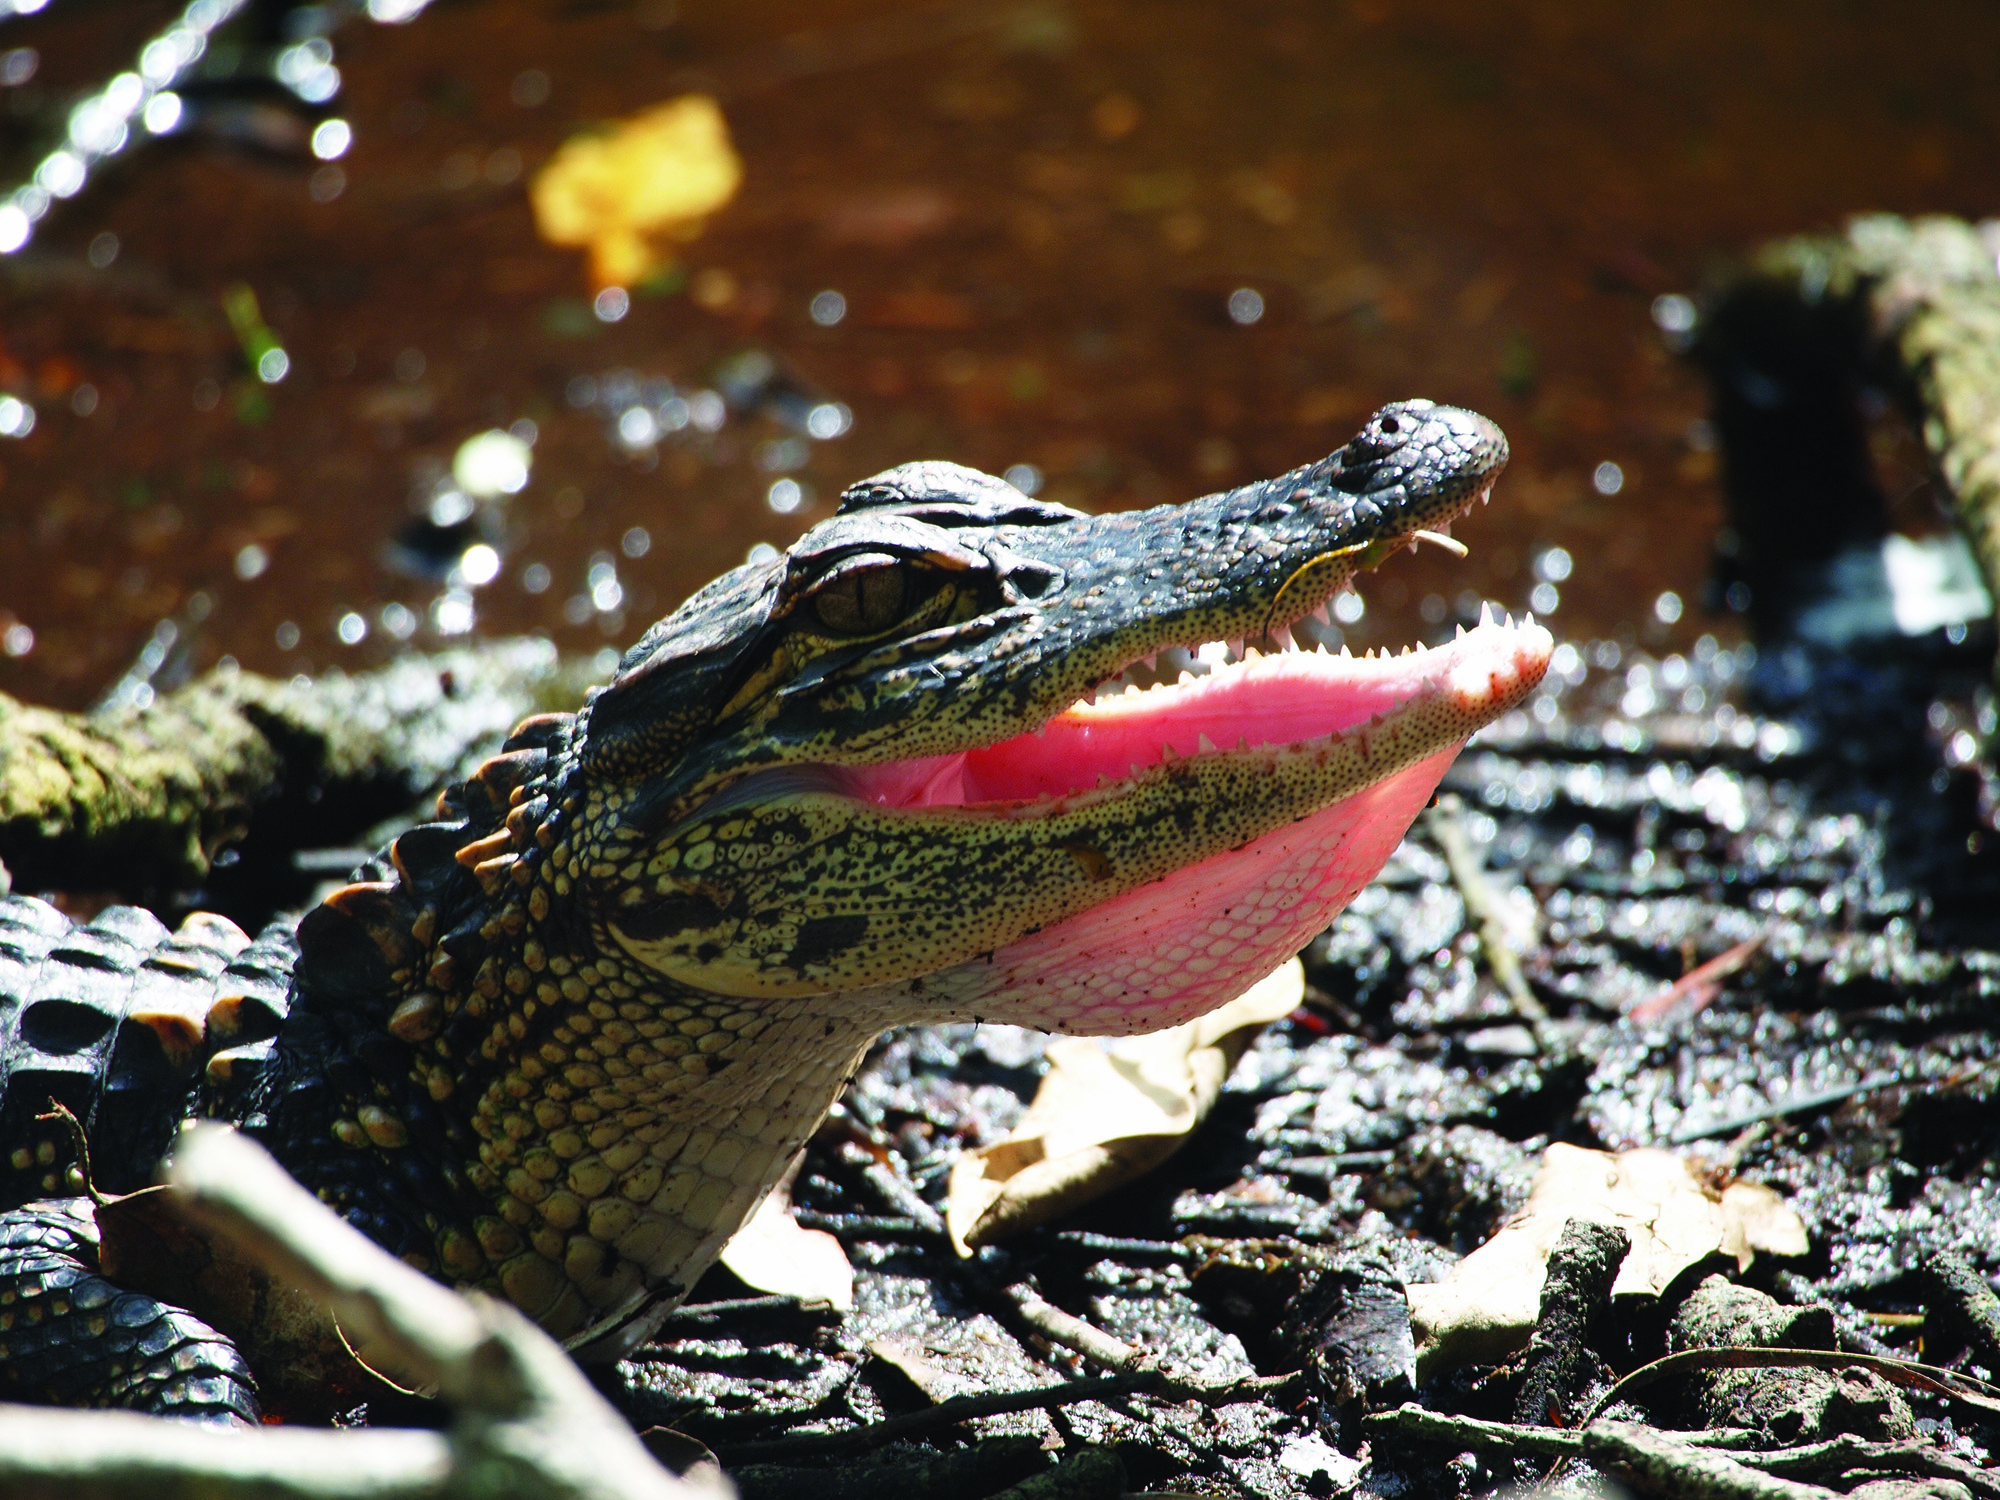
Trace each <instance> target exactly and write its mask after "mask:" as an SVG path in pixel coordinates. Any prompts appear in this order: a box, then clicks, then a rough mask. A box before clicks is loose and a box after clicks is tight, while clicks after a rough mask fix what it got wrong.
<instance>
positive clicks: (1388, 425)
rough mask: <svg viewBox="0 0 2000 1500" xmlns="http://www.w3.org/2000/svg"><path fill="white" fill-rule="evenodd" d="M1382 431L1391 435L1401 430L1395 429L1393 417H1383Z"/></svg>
mask: <svg viewBox="0 0 2000 1500" xmlns="http://www.w3.org/2000/svg"><path fill="white" fill-rule="evenodd" d="M1382 430H1383V431H1384V432H1389V433H1393V432H1397V431H1400V430H1401V429H1399V428H1398V427H1397V425H1396V419H1395V418H1394V417H1384V418H1383V419H1382Z"/></svg>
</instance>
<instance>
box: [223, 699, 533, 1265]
mask: <svg viewBox="0 0 2000 1500" xmlns="http://www.w3.org/2000/svg"><path fill="white" fill-rule="evenodd" d="M569 724H570V720H569V717H568V716H567V715H551V716H548V717H546V718H538V719H531V720H529V721H527V722H526V723H524V724H522V725H521V726H520V727H519V728H517V729H516V730H515V732H514V734H513V735H512V736H511V737H510V738H509V739H508V741H507V743H506V744H505V746H504V747H503V748H502V752H501V753H500V754H499V755H496V756H494V757H493V758H492V759H490V760H488V761H487V762H486V763H485V764H484V765H482V766H481V767H480V769H479V770H478V771H477V772H475V773H474V775H473V776H472V777H470V778H469V779H468V780H466V781H465V782H463V783H460V784H457V785H454V786H452V787H451V788H449V789H448V790H447V791H446V792H445V793H444V794H443V795H442V796H441V797H440V798H439V799H438V812H439V814H440V816H441V817H443V818H448V819H451V820H453V821H450V822H438V823H426V824H423V825H421V826H420V827H417V828H412V829H410V830H409V831H408V832H406V833H404V834H402V835H400V836H399V837H398V838H397V839H396V840H395V841H394V842H393V843H391V844H390V845H389V847H388V848H387V849H386V850H384V851H383V853H382V854H381V855H378V856H377V857H376V858H375V859H373V860H371V861H370V862H369V863H368V864H367V865H364V866H363V867H362V868H361V869H359V870H357V871H356V872H355V875H354V881H355V883H354V884H351V885H348V886H346V887H343V888H342V889H341V890H338V891H336V892H334V893H333V894H332V895H331V896H329V897H328V898H327V899H326V900H325V901H324V902H323V903H322V904H321V905H319V906H318V907H316V908H314V909H313V910H312V911H310V912H308V913H307V914H306V916H305V918H304V920H303V921H301V922H300V923H299V929H298V941H299V960H298V964H297V968H296V970H295V973H294V976H293V991H292V1007H291V1012H290V1015H289V1017H288V1019H287V1021H286V1023H285V1027H284V1032H283V1035H282V1037H281V1038H280V1040H279V1044H278V1052H277V1055H276V1059H275V1066H274V1070H273V1072H272V1074H271V1077H270V1079H269V1082H268V1085H267V1086H266V1087H264V1088H263V1089H261V1090H259V1091H258V1095H259V1097H258V1100H257V1105H256V1112H255V1113H254V1115H251V1116H249V1117H247V1118H245V1120H244V1124H245V1126H246V1128H249V1129H251V1130H253V1131H254V1132H255V1133H256V1134H257V1135H258V1137H259V1138H260V1139H261V1140H262V1141H263V1142H264V1144H265V1145H266V1146H267V1147H268V1148H269V1149H270V1151H271V1153H272V1154H273V1155H274V1156H276V1157H277V1158H278V1160H279V1161H281V1162H282V1163H284V1165H285V1167H286V1169H287V1170H288V1171H290V1172H291V1173H292V1174H293V1175H294V1176H295V1177H297V1178H298V1179H299V1180H300V1181H302V1182H304V1183H305V1184H306V1185H307V1186H308V1187H310V1188H311V1189H312V1190H313V1191H314V1192H315V1193H317V1194H319V1195H320V1196H321V1198H322V1199H323V1200H325V1201H327V1202H330V1203H332V1204H334V1205H335V1206H336V1207H338V1208H339V1209H340V1210H341V1212H342V1213H343V1214H344V1215H345V1217H346V1218H347V1219H348V1221H349V1222H350V1223H352V1224H354V1225H355V1227H357V1228H358V1229H360V1230H361V1231H362V1232H363V1233H364V1234H367V1235H368V1236H369V1237H370V1238H372V1239H374V1240H375V1241H376V1242H377V1243H378V1244H380V1245H383V1246H384V1247H386V1248H387V1249H389V1250H390V1251H391V1252H392V1253H394V1254H397V1255H405V1256H412V1257H425V1258H428V1257H430V1256H431V1255H432V1253H433V1251H434V1249H435V1236H436V1234H437V1232H438V1229H439V1227H440V1226H441V1225H443V1224H465V1223H469V1222H470V1221H471V1219H472V1218H473V1217H474V1216H476V1215H477V1214H480V1213H483V1212H488V1211H490V1206H489V1205H488V1204H487V1203H486V1202H485V1201H484V1200H483V1199H482V1198H480V1197H479V1195H478V1194H477V1193H476V1192H475V1191H474V1190H473V1188H472V1187H471V1185H470V1183H469V1182H468V1180H467V1175H466V1169H467V1167H468V1165H469V1164H470V1163H472V1162H474V1161H476V1160H477V1156H478V1141H477V1139H476V1138H475V1137H474V1136H473V1134H472V1132H471V1130H470V1127H469V1125H468V1123H467V1122H466V1120H465V1119H464V1113H465V1110H464V1108H463V1106H462V1105H461V1106H460V1107H458V1108H455V1109H449V1110H448V1109H445V1108H441V1107H440V1105H439V1102H438V1101H437V1100H436V1099H435V1098H433V1097H432V1095H431V1094H430V1093H429V1092H428V1091H427V1090H426V1089H425V1088H424V1087H422V1086H421V1085H420V1084H419V1082H418V1081H417V1080H416V1078H415V1077H414V1076H413V1063H414V1062H419V1061H436V1060H437V1059H439V1058H440V1057H442V1058H444V1059H448V1060H449V1061H450V1065H451V1067H452V1071H453V1072H454V1073H455V1074H458V1075H460V1076H464V1075H465V1074H467V1073H470V1072H474V1071H476V1070H477V1067H478V1058H477V1055H476V1048H477V1046H478V1044H479V1042H481V1041H483V1040H484V1038H485V1037H486V1035H487V1033H488V1032H489V1031H490V1030H491V1028H492V1024H493V1022H492V1019H491V1018H490V1017H489V1018H487V1019H486V1020H485V1021H483V1022H482V1021H480V1020H479V1019H478V1018H477V1017H476V1016H473V1015H466V1014H464V1013H463V1012H459V1013H456V1014H452V1015H451V1017H450V1019H449V1020H448V1021H447V1022H445V1023H444V1025H443V1030H442V1033H441V1035H440V1036H439V1037H437V1038H436V1039H434V1040H432V1041H428V1042H423V1043H417V1044H413V1043H411V1042H408V1041H405V1040H402V1039H399V1037H398V1036H397V1035H395V1034H394V1033H393V1032H392V1030H391V1024H390V1023H391V1019H392V1017H393V1015H394V1014H395V1012H396V1008H397V1007H398V1005H399V1004H401V1003H402V1002H403V1001H404V1000H405V999H406V998H408V997H410V996H411V995H412V994H414V993H417V992H428V993H431V994H433V995H436V996H439V997H440V1002H441V1004H442V1005H443V1006H444V1007H446V1008H447V1009H449V1008H450V1007H452V1006H455V1005H456V1004H457V1003H458V1001H459V999H460V998H462V994H463V990H464V987H465V986H467V985H468V984H469V983H470V982H471V980H472V977H473V976H474V975H475V973H476V972H477V971H478V970H479V968H480V966H481V965H482V964H483V963H484V962H485V961H486V959H487V958H488V955H489V951H490V950H491V948H492V947H493V927H492V924H493V923H494V922H495V921H496V919H497V918H498V917H499V916H500V914H501V913H502V912H503V911H505V909H506V908H507V906H508V904H509V901H510V899H518V887H515V886H513V885H512V884H506V885H504V886H502V887H501V888H500V889H498V890H497V891H496V890H494V889H491V888H489V887H488V886H486V885H483V884H482V882H481V881H480V879H479V878H478V877H477V876H476V875H475V873H474V871H473V870H472V869H471V868H468V866H467V864H466V863H465V862H464V861H463V860H462V859H461V857H460V856H461V851H464V850H466V849H467V847H468V846H469V845H472V844H474V843H476V842H478V841H480V840H483V839H484V840H490V839H492V838H493V837H494V836H496V835H500V834H503V832H504V831H505V830H506V829H507V828H508V826H509V823H510V821H512V822H515V823H520V824H521V825H522V827H523V828H524V829H527V830H528V831H530V832H532V825H531V824H528V823H526V822H524V821H523V820H524V819H526V818H528V817H531V816H532V817H535V818H541V817H543V816H544V815H546V813H547V808H546V806H545V805H531V806H529V807H526V808H521V807H514V808H511V809H510V798H512V796H513V793H514V790H515V788H517V787H520V786H523V785H526V784H528V783H530V782H532V781H534V780H535V779H536V778H537V777H538V776H539V775H540V774H541V773H542V772H543V771H544V770H545V768H546V767H547V765H548V763H549V753H548V748H547V747H548V746H549V744H550V742H551V741H552V740H558V741H559V740H560V739H561V738H562V736H563V734H564V732H565V731H566V730H567V728H568V726H569ZM510 810H511V811H512V812H513V813H514V814H515V815H516V816H515V817H514V818H513V819H511V820H510V817H509V814H510ZM521 842H523V843H527V842H528V841H527V840H526V839H525V838H524V839H522V840H521ZM529 847H530V848H534V846H533V845H532V844H529ZM534 852H535V854H536V855H539V854H540V852H541V851H540V850H539V848H534ZM362 1106H375V1107H378V1108H382V1109H386V1110H388V1111H390V1112H392V1113H393V1114H394V1115H395V1117H396V1118H397V1120H398V1121H399V1122H400V1124H401V1126H402V1128H403V1129H404V1130H405V1131H406V1132H407V1143H406V1144H405V1145H402V1146H399V1147H398V1148H396V1149H394V1150H377V1149H373V1148H371V1147H367V1146H356V1145H353V1144H343V1143H342V1142H341V1141H340V1139H338V1137H337V1135H336V1133H335V1131H334V1129H333V1127H334V1125H335V1123H336V1122H337V1121H341V1120H352V1119H353V1118H354V1117H355V1115H356V1112H357V1110H358V1109H359V1108H360V1107H362ZM426 1263H429V1262H428V1260H426Z"/></svg>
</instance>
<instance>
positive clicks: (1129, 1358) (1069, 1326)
mask: <svg viewBox="0 0 2000 1500" xmlns="http://www.w3.org/2000/svg"><path fill="white" fill-rule="evenodd" d="M1002 1295H1003V1296H1004V1297H1006V1299H1007V1300H1008V1301H1009V1302H1011V1303H1012V1304H1013V1305H1014V1310H1015V1312H1017V1313H1019V1314H1020V1316H1021V1321H1022V1322H1024V1323H1026V1324H1027V1325H1028V1326H1029V1327H1030V1328H1032V1329H1034V1330H1035V1331H1036V1332H1037V1333H1039V1334H1041V1335H1043V1336H1044V1337H1045V1338H1047V1339H1048V1340H1049V1341H1050V1342H1052V1343H1055V1344H1059V1345H1061V1346H1062V1347H1063V1348H1065V1349H1068V1350H1070V1351H1072V1352H1074V1353H1076V1354H1081V1355H1082V1356H1083V1357H1084V1358H1085V1359H1087V1360H1089V1361H1090V1362H1091V1363H1092V1364H1098V1365H1102V1366H1103V1367H1104V1368H1105V1369H1107V1370H1110V1371H1111V1372H1112V1373H1113V1374H1122V1373H1124V1372H1126V1371H1129V1370H1145V1369H1150V1368H1152V1364H1153V1356H1152V1355H1151V1354H1149V1353H1147V1352H1146V1351H1145V1350H1144V1349H1141V1348H1138V1347H1137V1346H1136V1345H1133V1344H1128V1343H1126V1342H1125V1341H1124V1340H1123V1339H1119V1338H1113V1337H1112V1336H1111V1335H1110V1334H1108V1333H1106V1332H1105V1331H1104V1330H1103V1329H1101V1328H1098V1327H1096V1326H1095V1325H1094V1324H1091V1323H1087V1322H1085V1321H1084V1320H1083V1319H1082V1318H1079V1317H1077V1316H1076V1314H1074V1313H1068V1312H1064V1311H1063V1310H1062V1309H1061V1308H1060V1307H1057V1306H1056V1305H1055V1304H1054V1303H1053V1302H1051V1301H1049V1300H1048V1298H1046V1297H1044V1296H1043V1295H1042V1294H1041V1293H1040V1292H1038V1291H1036V1290H1035V1289H1034V1288H1033V1287H1031V1286H1029V1285H1028V1284H1027V1283H1026V1282H1019V1281H1017V1282H1015V1283H1014V1284H1013V1285H1012V1286H1010V1287H1007V1288H1006V1289H1005V1290H1004V1291H1003V1292H1002Z"/></svg>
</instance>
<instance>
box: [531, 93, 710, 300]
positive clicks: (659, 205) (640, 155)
mask: <svg viewBox="0 0 2000 1500" xmlns="http://www.w3.org/2000/svg"><path fill="white" fill-rule="evenodd" d="M742 181H743V163H742V161H741V159H740V158H739V157H738V156H737V155H736V152H735V149H734V148H733V147H732V146H731V145H730V144H729V128H728V126H727V125H726V124H724V122H723V119H722V110H721V108H720V107H719V106H718V105H717V104H716V102H715V101H714V100H713V99H711V98H709V97H708V96H707V95H706V94H686V95H683V96H682V97H681V98H679V99H670V100H668V101H667V102H666V103H664V104H656V105H654V106H653V107H652V108H651V109H646V110H641V111H640V112H639V113H638V114H636V115H633V116H632V117H631V118H630V119H626V120H621V121H619V122H617V123H616V124H614V125H613V126H612V127H611V128H610V129H609V130H607V131H599V132H591V133H586V134H583V135H577V136H572V137H571V138H570V139H569V140H568V141H565V142H564V143H563V145H562V146H561V147H560V148H559V149H558V150H557V151H556V153H555V155H554V156H552V157H550V158H549V160H548V161H547V163H545V164H544V165H543V167H542V169H541V170H540V171H539V172H537V173H536V174H535V178H534V181H533V182H532V183H530V184H529V187H528V200H529V202H530V203H531V204H532V205H533V207H534V210H535V227H536V229H537V230H538V231H540V233H541V236H542V238H543V239H545V240H547V241H548V242H549V243H550V244H552V245H584V246H588V247H589V248H590V253H591V272H592V275H593V277H594V278H595V280H596V282H597V284H598V285H599V286H631V285H632V284H633V283H634V282H637V281H640V280H643V279H644V278H645V277H646V276H647V275H648V274H649V273H651V272H653V271H656V270H661V269H664V268H665V267H666V266H668V265H670V264H671V263H672V261H673V255H672V252H671V250H670V249H664V248H663V247H662V245H661V243H660V242H662V241H677V240H678V241H685V240H691V239H693V238H694V237H695V236H696V235H698V234H700V233H701V229H702V224H703V222H704V221H705V220H706V219H707V217H708V215H710V214H712V213H714V212H715V211H716V210H717V209H718V208H720V207H722V205H723V204H725V203H727V202H728V201H729V200H730V199H731V198H732V197H734V196H735V194H736V189H737V187H738V186H739V185H740V184H741V183H742Z"/></svg>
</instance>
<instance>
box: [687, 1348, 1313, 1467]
mask: <svg viewBox="0 0 2000 1500" xmlns="http://www.w3.org/2000/svg"><path fill="white" fill-rule="evenodd" d="M1299 1378H1300V1376H1299V1375H1298V1374H1297V1373H1293V1374H1289V1375H1249V1376H1245V1377H1243V1378H1242V1379H1240V1380H1224V1381H1218V1382H1216V1383H1215V1384H1213V1385H1203V1384H1197V1383H1195V1382H1191V1381H1181V1380H1175V1379H1172V1378H1171V1377H1169V1376H1168V1375H1167V1374H1166V1373H1165V1372H1164V1371H1161V1370H1131V1371H1128V1372H1126V1373H1124V1374H1122V1375H1100V1376H1095V1377H1092V1378H1090V1379H1087V1380H1068V1381H1064V1382H1062V1383H1061V1384H1059V1385H1045V1386H1037V1387H1035V1388H1033V1389H1031V1390H1025V1391H993V1392H989V1393H987V1394H984V1395H979V1396H954V1397H952V1398H951V1399H950V1400H949V1401H940V1402H939V1403H938V1404H937V1405H936V1406H933V1407H930V1408H929V1409H927V1410H925V1411H915V1412H910V1413H908V1414H907V1415H905V1416H900V1417H890V1418H888V1419H887V1420H885V1421H881V1422H873V1423H870V1424H869V1425H867V1426H865V1427H850V1428H848V1429H846V1430H845V1431H843V1432H808V1433H802V1434H800V1435H799V1436H797V1437H789V1438H777V1439H774V1440H772V1441H769V1442H762V1443H744V1444H741V1445H738V1446H735V1447H731V1448H728V1449H725V1450H724V1452H723V1457H724V1458H725V1459H727V1461H728V1463H729V1465H730V1466H731V1467H732V1468H734V1467H737V1466H740V1465H743V1464H784V1463H793V1462H796V1461H799V1460H802V1459H809V1458H825V1457H831V1456H835V1455H838V1454H843V1453H851V1452H855V1451H858V1450H863V1449H868V1448H877V1447H880V1446H881V1445H882V1444H884V1443H893V1442H896V1441H898V1440H900V1439H902V1438H908V1437H915V1436H918V1435H920V1434H923V1433H928V1432H932V1431H934V1430H936V1429H937V1428H940V1427H952V1426H955V1425H957V1424H958V1423H960V1422H968V1421H971V1420H972V1419H973V1418H975V1417H998V1416H1004V1415H1006V1414H1008V1413H1010V1412H1017V1411H1042V1410H1046V1409H1048V1408H1050V1407H1056V1406H1069V1405H1072V1404H1074V1403H1075V1402H1078V1401H1103V1400H1106V1399H1109V1398H1111V1397H1115V1396H1133V1395H1155V1396H1161V1397H1164V1398H1166V1399H1168V1400H1173V1401H1199V1402H1201V1403H1202V1404H1203V1405H1204V1406H1229V1405H1233V1404H1234V1403H1236V1402H1238V1401H1254V1400H1256V1399H1258V1398H1259V1397H1261V1396H1267V1395H1271V1394H1274V1393H1276V1392H1278V1391H1281V1390H1284V1389H1285V1388H1286V1387H1287V1386H1290V1385H1292V1384H1294V1383H1295V1382H1296V1381H1297V1380H1298V1379H1299Z"/></svg>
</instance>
